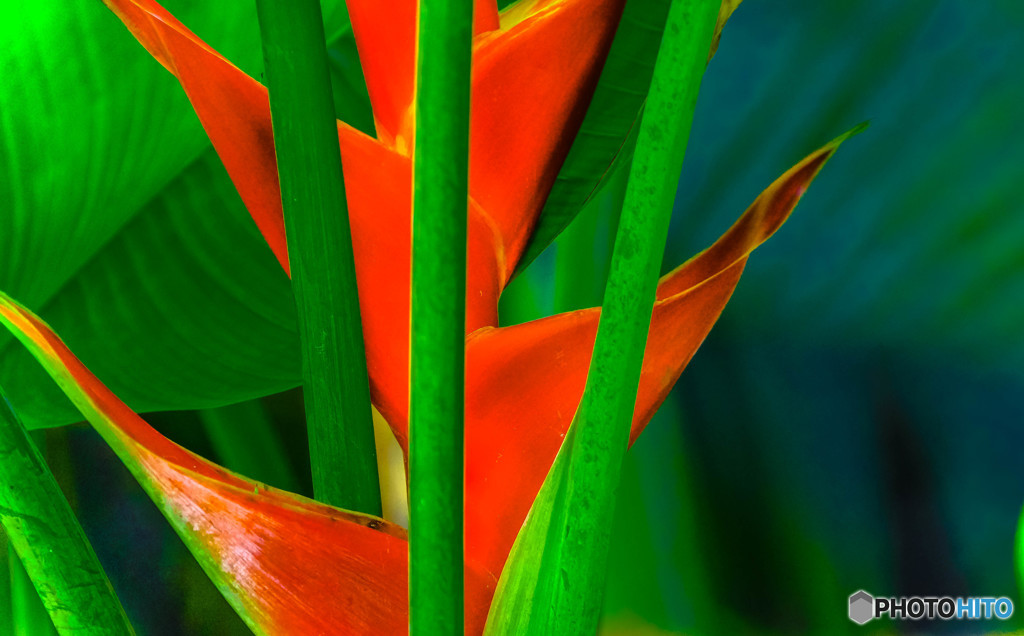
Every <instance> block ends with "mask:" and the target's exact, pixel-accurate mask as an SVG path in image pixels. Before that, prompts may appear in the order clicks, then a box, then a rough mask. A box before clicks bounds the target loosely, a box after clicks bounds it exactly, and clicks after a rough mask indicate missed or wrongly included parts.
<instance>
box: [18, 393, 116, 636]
mask: <svg viewBox="0 0 1024 636" xmlns="http://www.w3.org/2000/svg"><path fill="white" fill-rule="evenodd" d="M0 522H2V523H3V527H4V531H5V532H6V534H7V538H8V539H9V540H10V542H11V546H12V547H13V548H14V549H15V551H16V552H17V556H14V555H12V556H11V558H10V561H11V567H12V574H14V578H13V579H12V597H13V602H14V604H15V605H14V608H13V609H14V612H13V614H14V617H13V621H14V628H15V631H16V632H17V633H25V634H27V633H39V634H45V633H47V631H49V627H47V626H46V623H49V622H50V621H52V623H53V625H54V626H55V627H56V628H57V630H58V632H60V633H62V634H71V633H75V634H104V635H110V636H114V635H120V634H125V635H129V634H134V633H135V632H134V630H132V627H131V625H130V624H129V623H128V617H127V616H126V615H125V613H124V609H123V608H122V607H121V603H120V601H119V600H118V599H117V596H115V595H114V590H113V588H112V587H111V586H110V581H109V580H108V579H107V575H106V573H105V572H104V571H103V567H102V566H101V565H100V562H99V560H98V559H97V558H96V553H95V552H94V551H93V549H92V545H91V544H90V543H89V540H88V539H87V538H86V536H85V532H84V531H83V530H82V527H81V526H80V525H79V524H78V519H77V518H75V515H74V513H73V512H72V511H71V506H70V505H69V504H68V501H67V499H65V498H64V494H63V493H62V492H61V490H60V486H59V485H58V484H57V480H56V479H55V478H54V476H53V473H52V472H50V469H49V468H48V467H47V465H46V462H45V460H44V459H43V456H42V454H41V453H40V452H39V450H38V449H37V448H36V447H35V445H34V444H33V443H32V440H31V439H30V438H29V435H28V432H27V431H26V430H25V427H24V426H23V425H22V424H21V422H20V421H19V419H18V417H17V415H16V414H15V412H14V411H12V410H11V407H10V404H9V403H8V402H7V399H6V396H5V395H4V393H3V391H2V390H0ZM19 559H20V563H16V562H17V561H18V560H19ZM21 565H24V567H25V571H26V572H27V573H28V577H30V578H31V585H32V586H34V587H35V590H34V591H33V590H28V589H26V585H25V584H26V583H27V580H26V578H25V577H24V575H23V573H19V572H18V570H17V569H16V568H20V566H21ZM36 593H38V597H37V598H38V599H42V604H43V606H44V607H45V608H46V611H47V613H49V618H48V619H47V618H46V617H45V615H43V616H40V614H39V612H38V611H37V610H36V609H35V602H36V599H33V598H31V597H32V596H33V595H34V594H36ZM40 623H41V624H40Z"/></svg>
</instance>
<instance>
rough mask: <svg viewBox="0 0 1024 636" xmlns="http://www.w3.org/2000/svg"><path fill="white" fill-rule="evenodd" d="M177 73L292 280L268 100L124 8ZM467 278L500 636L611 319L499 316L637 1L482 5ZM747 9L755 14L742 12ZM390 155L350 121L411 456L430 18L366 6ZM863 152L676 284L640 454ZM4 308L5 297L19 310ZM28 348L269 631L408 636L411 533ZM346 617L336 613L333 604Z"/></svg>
mask: <svg viewBox="0 0 1024 636" xmlns="http://www.w3.org/2000/svg"><path fill="white" fill-rule="evenodd" d="M106 2H107V4H108V5H109V6H110V7H111V8H112V9H113V10H114V11H115V12H116V13H117V14H118V16H120V17H121V19H122V20H123V21H124V22H125V24H126V25H128V27H129V28H130V29H131V30H132V32H133V33H134V34H135V36H136V37H137V38H138V39H139V41H140V42H141V43H142V44H143V45H144V46H145V47H146V48H147V49H148V50H149V51H150V52H151V53H152V54H153V55H154V57H156V58H157V59H158V60H159V61H160V62H161V63H162V64H163V65H164V66H165V67H166V68H167V69H168V70H169V71H171V72H172V73H174V74H175V75H176V76H177V77H178V79H179V81H180V82H181V84H182V86H183V87H184V89H185V91H186V93H187V94H188V96H189V98H190V100H191V101H192V104H193V106H194V107H195V109H196V112H197V114H198V115H199V118H200V120H201V121H202V123H203V126H204V127H205V129H206V131H207V133H208V134H209V136H210V138H211V140H212V141H213V143H214V146H215V147H216V149H217V151H218V153H219V154H220V156H221V158H222V160H223V162H224V164H225V166H226V167H227V169H228V173H229V174H230V176H231V178H232V180H233V181H234V183H235V185H236V187H237V188H238V191H239V193H240V195H241V196H242V199H243V201H244V202H245V204H246V206H247V207H248V209H249V211H250V213H251V214H252V216H253V218H254V220H255V221H256V223H257V225H258V226H259V227H260V229H261V231H262V232H263V234H264V236H265V237H266V239H267V242H268V244H269V245H270V247H271V249H272V250H274V253H275V254H276V255H277V256H278V259H279V260H280V261H281V263H282V265H283V266H284V267H285V268H286V269H287V249H286V244H285V240H284V231H283V219H282V215H281V204H280V189H279V186H278V181H277V168H276V163H275V159H274V149H273V136H272V132H271V123H270V112H269V107H268V102H267V95H266V91H265V89H264V88H263V87H262V86H261V85H259V84H258V83H257V82H256V81H254V80H253V79H251V78H249V77H247V76H246V75H244V74H243V73H242V72H241V71H239V70H238V69H237V68H236V67H234V66H233V65H231V64H230V63H229V62H228V61H226V60H225V59H223V58H222V57H220V56H219V55H218V54H217V53H216V52H215V51H213V50H212V49H210V48H209V47H208V46H206V45H205V44H204V43H203V42H201V41H200V40H199V39H198V38H197V37H196V36H195V35H194V34H192V33H191V32H190V31H188V30H187V29H186V28H185V27H184V26H183V25H181V24H180V23H179V22H178V21H177V20H175V19H174V18H173V17H172V16H171V15H170V14H168V13H167V12H166V11H165V10H164V9H163V8H162V7H160V6H159V5H157V4H156V3H155V2H152V1H151V0H106ZM476 4H477V9H476V10H477V20H476V29H477V35H476V38H475V41H474V72H473V80H472V81H473V93H472V99H473V117H472V121H471V154H470V200H469V201H468V205H467V209H468V215H469V244H468V258H469V261H470V262H469V268H468V269H469V274H468V280H467V312H468V316H467V353H466V356H467V360H466V365H467V370H466V377H467V386H466V394H467V403H466V479H467V481H466V560H467V617H466V621H467V630H468V631H469V632H470V633H476V632H479V631H480V630H481V629H482V625H483V621H484V619H485V617H486V611H487V606H488V604H489V601H490V595H491V594H492V593H493V586H494V583H495V581H496V578H497V576H498V575H499V574H500V572H501V569H502V567H503V565H504V563H505V560H506V558H507V557H508V552H509V549H510V548H511V545H512V542H513V541H514V539H515V537H516V534H517V533H518V531H519V528H520V527H521V525H522V522H523V520H524V518H525V516H526V514H527V512H528V510H529V507H530V504H531V502H532V501H533V499H534V497H535V496H536V493H537V492H538V490H539V488H540V486H541V483H542V482H543V480H544V477H545V475H546V473H547V470H548V469H549V467H550V465H551V463H552V461H553V460H554V457H555V454H556V453H557V451H558V447H559V445H560V443H561V440H562V438H563V437H564V435H565V433H566V431H567V429H568V426H569V423H570V421H571V419H572V416H573V414H574V412H575V409H576V406H577V404H578V402H579V399H580V396H581V394H582V391H583V386H584V384H585V380H586V374H587V368H588V365H589V359H590V355H591V350H592V346H593V340H594V335H595V333H596V328H597V320H598V316H599V310H598V309H591V310H584V311H577V312H572V313H568V314H562V315H558V316H554V317H551V318H548V319H544V320H540V321H536V322H532V323H527V324H524V325H519V326H515V327H507V328H498V327H497V299H498V296H499V294H500V293H501V291H502V289H504V287H505V285H506V284H507V283H508V281H509V279H510V277H511V275H512V272H513V271H514V269H515V267H516V264H517V263H518V260H519V258H520V256H521V255H522V252H523V250H524V248H525V246H526V243H527V241H528V239H529V237H530V233H531V232H532V229H533V227H534V225H535V223H536V220H537V216H538V215H539V213H540V210H541V208H542V207H543V202H544V199H545V197H546V196H547V194H548V192H549V190H550V188H551V185H552V183H553V181H554V178H555V176H556V174H557V172H558V169H559V168H560V166H561V164H562V162H563V161H564V158H565V155H566V153H567V152H568V149H569V145H570V143H571V139H572V138H573V136H574V135H575V132H576V130H577V129H578V127H579V124H580V121H581V119H582V116H583V113H584V111H585V108H586V105H587V103H588V102H589V100H590V95H591V93H592V91H593V87H594V85H595V83H596V81H597V77H598V74H599V72H600V69H601V66H602V64H603V60H604V58H605V56H606V54H607V51H608V48H609V46H610V42H611V39H612V36H613V34H614V32H615V27H616V24H617V21H618V17H619V15H620V13H621V9H622V0H535V1H529V0H523V1H522V2H520V3H519V4H517V5H513V7H511V8H509V9H508V10H506V11H505V12H504V13H502V14H501V15H500V16H499V15H498V13H497V10H496V6H495V5H494V3H493V2H488V1H487V0H478V2H477V3H476ZM731 4H732V5H734V4H735V3H731ZM349 11H350V15H351V18H352V22H353V27H354V29H355V36H356V41H357V45H358V47H359V52H360V58H361V60H362V63H363V66H364V70H365V73H366V79H367V85H368V88H369V92H370V97H371V101H372V105H373V109H374V115H375V120H376V126H377V138H376V139H374V138H370V137H368V136H366V135H363V134H362V133H359V132H357V131H355V130H354V129H352V128H350V127H349V126H347V125H345V124H344V123H341V122H339V124H338V133H339V140H340V143H341V152H342V162H343V166H344V172H345V182H346V189H347V193H348V198H349V208H350V215H351V225H352V234H353V245H354V249H355V256H356V270H357V278H358V282H359V289H360V305H361V310H362V315H363V324H364V336H365V339H366V346H367V358H368V366H369V371H370V380H371V390H372V397H373V400H374V403H375V404H376V405H377V407H378V408H379V409H380V410H381V412H382V413H383V414H384V416H385V417H386V418H387V420H388V422H389V424H390V425H391V427H392V429H393V431H394V432H395V435H396V437H397V438H398V440H399V441H400V443H401V444H402V445H403V447H407V442H408V439H407V413H408V359H409V358H408V355H409V354H408V333H409V253H410V231H411V213H412V212H411V170H412V166H411V160H410V156H411V152H410V150H411V148H410V146H411V143H412V139H413V133H414V131H413V122H414V117H413V116H412V108H413V102H414V85H413V78H414V48H413V47H414V35H415V15H416V5H415V2H414V1H412V0H403V1H401V2H395V3H379V2H374V1H372V0H359V1H356V2H350V3H349ZM844 138H845V136H844V137H843V138H840V139H837V140H836V141H834V142H832V143H830V144H828V145H826V146H825V147H823V148H821V149H819V150H817V151H815V152H814V153H812V154H811V155H810V156H808V157H807V158H806V159H804V160H803V161H802V162H800V163H799V164H798V165H797V166H795V167H794V168H793V169H791V170H790V171H789V172H787V173H786V174H785V175H783V176H782V177H781V178H780V179H779V180H778V181H776V182H775V183H774V184H773V185H772V186H771V187H769V188H768V190H766V191H765V192H764V193H763V194H762V195H761V196H760V197H759V198H758V199H757V201H755V203H754V204H753V205H752V206H751V208H750V209H748V210H747V212H746V213H745V214H744V215H743V216H742V217H741V218H740V220H739V221H738V222H737V223H736V225H735V226H734V227H733V228H732V229H730V230H729V231H728V232H727V233H726V234H725V235H724V236H723V237H722V238H721V239H720V240H719V241H718V242H716V243H715V244H714V245H713V246H712V247H711V248H709V249H708V250H706V251H705V252H702V253H701V254H699V255H697V256H696V257H694V258H693V259H691V260H690V261H688V262H687V263H685V264H684V265H682V266H681V267H679V268H678V269H677V270H675V271H674V272H672V273H671V274H669V275H667V276H666V277H665V278H663V279H662V282H661V284H660V286H659V288H658V301H657V304H656V306H655V311H654V316H653V319H652V323H651V332H650V338H649V341H648V345H647V354H646V357H645V360H644V367H643V373H642V376H641V381H640V387H639V391H638V396H637V406H636V412H635V417H634V424H633V430H632V437H631V439H635V438H636V436H637V435H638V434H639V433H640V432H641V431H642V429H643V427H644V426H645V425H646V423H647V422H648V421H649V420H650V418H651V416H652V415H653V413H654V412H655V410H656V409H657V408H658V406H659V405H660V404H661V402H662V401H663V400H664V398H665V396H666V395H667V393H668V391H669V390H670V389H671V387H672V385H673V384H674V383H675V381H676V380H677V379H678V377H679V374H680V373H681V372H682V369H683V367H684V366H685V365H686V363H687V362H688V361H689V359H690V357H691V356H692V355H693V353H694V352H695V351H696V349H697V347H698V346H699V345H700V343H701V342H702V341H703V339H704V337H705V336H706V335H707V333H708V331H709V330H710V328H711V326H712V325H713V324H714V322H715V320H716V319H717V317H718V315H719V314H720V312H721V310H722V308H723V307H724V306H725V304H726V302H727V301H728V299H729V296H730V295H731V293H732V291H733V289H734V288H735V286H736V284H737V282H738V280H739V277H740V274H741V272H742V269H743V266H744V264H745V263H746V259H747V256H748V255H749V253H750V252H751V251H752V250H753V249H754V248H756V247H757V246H758V245H759V244H760V243H761V242H763V241H764V240H765V239H767V238H768V237H769V236H770V235H771V234H772V233H773V232H774V231H775V230H776V229H777V228H778V227H779V226H780V225H781V224H782V223H783V222H784V221H785V219H786V218H787V216H788V215H789V213H790V211H791V210H792V209H793V207H794V206H795V205H796V203H797V201H798V200H799V198H800V196H801V195H802V193H803V192H804V190H805V189H806V187H807V185H808V184H809V183H810V181H811V180H812V179H813V178H814V176H815V175H816V174H817V172H818V171H819V170H820V168H821V166H822V165H823V164H824V163H825V161H827V159H828V158H829V157H830V156H831V155H832V153H833V152H834V151H835V149H836V147H837V146H838V144H839V143H840V142H841V141H842V140H843V139H844ZM4 298H5V297H4ZM0 319H2V320H3V321H4V322H5V323H7V324H8V326H9V327H11V328H12V329H13V330H14V331H15V332H16V333H18V334H19V335H20V337H21V338H22V340H23V342H25V343H26V345H27V346H29V348H30V349H32V350H33V353H35V354H36V355H37V357H39V358H40V360H41V361H42V362H43V364H44V366H46V367H47V369H48V370H49V371H50V372H51V374H52V375H54V377H55V378H56V379H57V381H58V382H59V383H60V384H61V386H62V387H63V388H64V390H65V391H66V392H68V393H69V395H71V397H72V399H73V400H75V402H76V404H77V405H78V407H79V408H80V409H82V411H83V413H84V414H85V415H86V416H87V417H88V418H89V419H90V421H91V422H92V423H93V424H94V426H96V427H97V429H98V430H99V431H100V432H101V434H103V435H104V437H105V438H106V439H107V441H108V442H109V443H110V444H111V445H112V446H113V447H114V448H115V450H117V451H118V453H119V454H120V456H121V458H122V460H123V461H125V463H126V464H128V466H129V467H130V468H131V469H132V470H133V471H134V472H135V474H136V477H137V478H138V479H139V480H140V482H141V483H143V485H144V486H145V487H146V488H147V490H148V491H149V493H150V495H151V496H152V497H153V498H154V500H156V501H157V502H158V504H159V505H160V506H161V507H162V509H163V510H164V511H165V514H166V515H167V516H168V518H169V519H170V520H171V521H172V523H174V525H175V527H176V529H177V530H178V532H179V533H180V534H182V536H183V537H184V538H185V540H186V542H187V543H188V544H189V545H190V547H191V548H192V550H193V552H194V554H196V556H197V558H198V559H199V560H200V562H201V563H202V564H203V565H204V567H205V568H206V570H207V572H208V573H209V574H210V575H211V578H213V579H214V581H215V582H217V584H218V586H219V587H220V589H221V590H222V592H224V594H225V596H226V597H227V598H228V600H229V601H230V602H231V603H232V604H233V605H234V606H235V607H236V609H238V611H239V612H240V614H242V616H243V617H245V619H246V620H247V621H248V622H249V624H250V626H252V627H253V628H254V629H256V630H257V631H260V632H264V633H318V632H319V630H320V629H321V628H322V626H323V625H330V626H331V627H330V629H333V630H336V631H340V632H342V633H347V632H349V631H360V630H364V629H368V628H370V627H371V626H372V629H371V631H373V632H374V633H391V632H402V631H405V629H406V624H407V621H406V617H407V614H406V607H405V599H406V591H405V586H406V569H405V568H406V544H405V540H404V533H403V532H402V531H401V530H400V529H399V528H396V527H394V526H392V525H390V524H388V523H387V522H384V521H383V520H379V519H375V518H371V517H367V516H365V515H358V514H353V513H346V512H343V511H338V510H335V509H332V508H329V507H327V506H323V505H320V504H317V503H315V502H311V501H308V500H305V499H302V498H300V497H297V496H293V495H290V494H287V493H281V492H278V491H274V490H258V488H257V487H256V485H255V484H253V483H252V482H250V481H247V480H245V479H244V478H241V477H239V476H237V475H232V474H230V473H228V472H226V471H224V470H223V469H221V468H219V467H216V466H214V465H212V464H210V463H209V462H206V461H205V460H202V459H201V458H198V457H196V456H194V455H192V454H191V453H188V452H187V451H185V450H183V449H181V448H179V447H177V446H175V445H173V444H171V443H170V442H169V441H167V440H166V439H164V438H162V437H161V436H160V435H159V434H158V433H156V432H155V431H153V430H152V429H150V428H149V427H148V425H146V424H145V423H144V422H142V420H141V419H139V418H138V416H136V415H135V414H134V413H132V412H131V411H130V410H129V409H128V408H127V407H125V406H124V405H123V404H122V403H120V402H119V401H118V400H117V398H116V397H114V396H113V395H112V394H110V393H109V391H107V390H106V389H105V387H103V386H102V384H100V383H99V381H98V380H96V379H95V378H94V377H93V376H91V374H89V372H88V371H87V370H85V369H84V367H82V366H81V364H80V363H78V361H77V360H76V359H75V358H74V357H73V356H72V355H71V354H70V352H68V351H67V350H66V349H65V348H64V347H63V344H62V343H60V341H59V340H58V339H57V338H56V336H54V335H53V334H52V333H51V332H50V331H49V330H48V328H46V326H45V325H44V324H43V323H42V322H41V321H39V320H38V319H36V318H35V317H34V316H32V315H31V314H29V313H28V312H27V311H26V310H24V309H22V308H20V307H19V306H17V305H16V304H15V303H13V301H10V300H9V299H4V300H2V302H0ZM332 599H333V600H332Z"/></svg>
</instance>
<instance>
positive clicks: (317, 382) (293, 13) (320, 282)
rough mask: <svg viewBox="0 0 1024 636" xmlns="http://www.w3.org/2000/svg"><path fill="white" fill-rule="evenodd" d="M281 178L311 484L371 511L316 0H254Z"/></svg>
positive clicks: (362, 371) (368, 427)
mask: <svg viewBox="0 0 1024 636" xmlns="http://www.w3.org/2000/svg"><path fill="white" fill-rule="evenodd" d="M256 9H257V13H258V16H259V23H260V31H261V34H262V40H263V59H264V63H265V66H266V76H267V86H268V88H269V90H270V110H271V114H272V116H273V126H274V144H275V148H276V151H277V169H278V174H279V176H280V178H281V198H282V203H283V204H284V218H285V230H286V233H287V238H288V254H289V263H290V265H291V273H292V287H293V288H294V290H295V301H296V303H297V305H298V313H299V336H300V339H301V342H302V379H303V390H304V396H305V403H306V420H307V422H308V428H309V450H310V463H311V465H312V470H313V491H314V494H315V496H316V498H317V499H319V500H320V501H323V502H325V503H328V504H331V505H335V506H339V507H342V508H347V509H349V510H358V511H361V512H367V513H371V514H376V515H379V514H380V512H381V505H380V486H379V483H378V479H377V456H376V451H375V449H374V442H373V419H372V415H371V412H370V392H369V381H368V380H367V375H366V354H365V350H364V345H363V332H362V322H361V319H360V315H359V296H358V292H357V289H356V273H355V271H356V270H355V259H354V257H353V253H352V237H351V232H350V229H349V220H348V210H347V206H346V201H345V184H344V180H343V178H342V171H341V151H340V149H339V146H338V131H337V123H336V121H335V119H334V104H333V98H332V95H331V78H330V73H329V69H328V63H327V50H326V45H325V38H324V25H323V17H322V15H321V13H320V3H319V2H317V0H256Z"/></svg>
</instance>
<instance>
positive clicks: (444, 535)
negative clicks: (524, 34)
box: [409, 0, 473, 636]
mask: <svg viewBox="0 0 1024 636" xmlns="http://www.w3.org/2000/svg"><path fill="white" fill-rule="evenodd" d="M419 11H420V13H419V52H418V70H417V73H418V74H417V83H416V141H415V150H414V157H413V158H414V166H415V168H414V171H413V175H414V177H413V230H412V240H413V243H412V359H411V369H410V372H411V376H410V388H411V398H410V412H409V420H410V421H409V426H410V449H409V470H410V493H409V494H410V501H409V506H410V510H409V513H410V517H409V541H410V545H409V550H410V552H409V631H410V633H411V634H413V635H414V636H417V635H426V634H431V635H432V634H456V633H462V630H463V581H462V577H463V530H462V528H463V519H462V517H463V418H464V410H465V381H464V380H465V378H464V373H465V341H466V340H465V338H466V335H465V330H466V217H467V200H468V198H467V197H468V187H469V186H468V180H469V94H470V84H469V70H470V60H471V56H472V50H471V38H472V27H473V2H472V0H432V1H430V2H421V3H420V6H419Z"/></svg>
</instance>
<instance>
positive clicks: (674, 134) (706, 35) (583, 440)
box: [552, 0, 720, 633]
mask: <svg viewBox="0 0 1024 636" xmlns="http://www.w3.org/2000/svg"><path fill="white" fill-rule="evenodd" d="M719 4H720V2H718V0H673V2H672V6H671V8H670V9H669V15H668V22H667V23H666V26H665V33H664V36H663V38H662V43H661V49H660V50H659V52H658V59H657V62H656V64H655V68H654V76H653V78H652V80H651V90H650V94H649V95H648V98H647V105H646V108H645V112H644V116H643V120H642V123H641V128H640V133H639V137H638V139H637V148H636V153H635V155H634V158H633V165H632V168H631V172H630V180H629V184H628V186H627V188H626V198H625V203H624V207H623V211H622V217H621V219H620V222H619V228H618V231H617V233H616V239H615V248H614V251H613V254H612V263H611V269H610V271H609V277H608V284H607V286H606V288H605V295H604V303H603V305H602V313H601V320H600V325H599V328H598V332H597V340H596V342H595V344H594V355H593V358H592V360H591V364H590V371H589V374H588V376H587V385H586V389H585V390H584V394H583V398H582V400H581V402H580V406H579V410H578V411H577V413H576V418H575V422H574V429H575V431H574V432H575V434H574V435H572V436H571V440H572V441H571V443H572V447H571V452H570V454H569V456H568V461H569V464H568V478H567V480H566V486H565V488H566V490H565V505H564V508H563V510H564V514H563V515H562V516H561V518H560V521H561V523H562V524H563V525H562V528H563V533H564V534H563V536H565V537H566V539H565V541H564V543H563V544H562V552H561V555H560V560H561V568H560V569H561V571H562V572H563V573H564V577H565V580H564V583H563V584H562V586H561V587H562V593H561V594H560V598H559V601H558V603H556V605H555V607H554V608H553V609H552V617H553V619H554V624H555V625H556V626H557V628H558V631H559V632H560V633H570V632H571V633H584V632H586V633H593V632H594V630H595V629H596V627H597V620H598V612H597V611H596V606H595V605H593V604H590V605H585V604H584V601H583V599H587V598H593V597H595V596H596V595H599V594H601V590H602V589H603V585H604V582H603V579H604V572H605V571H606V569H607V559H608V541H609V533H610V528H611V525H612V515H613V513H614V505H615V490H616V488H617V485H618V479H619V472H620V470H621V467H622V458H623V456H624V454H625V452H626V446H627V442H628V439H629V429H630V424H631V422H632V419H633V407H634V405H635V402H636V392H637V387H638V385H639V381H640V370H641V366H642V363H643V355H644V347H645V344H646V341H647V331H648V328H649V326H650V322H651V314H652V311H653V307H654V299H655V289H656V287H657V283H658V274H659V269H660V266H661V258H662V253H663V252H664V249H665V241H666V239H667V236H668V224H669V219H670V217H671V213H672V204H673V201H674V198H675V191H676V185H677V183H678V179H679V172H680V170H681V168H682V162H683V156H684V154H685V151H686V144H687V140H688V139H689V133H690V125H691V123H692V121H693V112H694V108H695V107H696V101H697V92H698V89H699V87H700V80H701V77H702V75H703V72H704V66H705V61H706V60H707V55H708V49H709V47H710V44H711V35H712V32H713V30H714V26H715V20H716V17H717V15H718V8H719ZM567 443H568V440H567ZM584 608H586V609H584Z"/></svg>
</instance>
